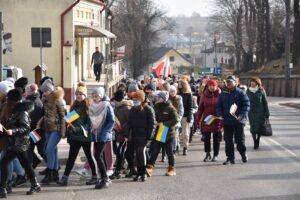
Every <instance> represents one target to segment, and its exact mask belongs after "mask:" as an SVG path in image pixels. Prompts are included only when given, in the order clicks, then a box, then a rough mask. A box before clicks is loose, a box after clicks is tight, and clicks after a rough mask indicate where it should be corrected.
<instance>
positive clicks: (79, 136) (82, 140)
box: [57, 83, 97, 186]
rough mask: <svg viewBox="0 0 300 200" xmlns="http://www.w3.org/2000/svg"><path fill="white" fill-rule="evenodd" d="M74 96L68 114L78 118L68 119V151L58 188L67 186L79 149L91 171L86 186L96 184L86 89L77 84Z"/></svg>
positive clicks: (82, 85)
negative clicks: (81, 149) (90, 176)
mask: <svg viewBox="0 0 300 200" xmlns="http://www.w3.org/2000/svg"><path fill="white" fill-rule="evenodd" d="M75 95H76V97H75V101H74V102H73V104H72V105H71V108H70V113H72V112H74V113H76V114H77V115H78V118H74V117H73V119H75V120H74V121H72V116H71V117H69V118H68V123H69V126H68V128H67V139H68V143H69V144H70V150H69V156H68V160H67V164H66V168H65V171H64V175H63V176H62V177H61V179H60V180H59V181H58V182H57V184H58V185H60V186H66V185H68V179H69V175H70V173H71V171H72V169H73V166H74V163H75V160H76V158H77V156H78V153H79V150H80V148H81V147H82V148H83V151H84V154H85V156H86V158H87V160H88V162H89V166H90V167H91V170H92V178H91V179H90V180H89V181H87V182H86V184H87V185H95V184H96V183H97V173H96V167H95V163H94V162H93V158H92V152H91V142H92V136H91V131H88V130H87V128H88V122H89V100H88V99H87V88H86V86H85V84H84V83H79V84H78V87H77V89H76V91H75ZM76 114H75V115H76ZM73 116H74V115H73Z"/></svg>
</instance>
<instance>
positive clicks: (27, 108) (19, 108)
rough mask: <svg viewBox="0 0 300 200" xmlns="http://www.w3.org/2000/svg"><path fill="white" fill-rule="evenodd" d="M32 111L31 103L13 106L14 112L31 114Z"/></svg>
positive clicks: (20, 103)
mask: <svg viewBox="0 0 300 200" xmlns="http://www.w3.org/2000/svg"><path fill="white" fill-rule="evenodd" d="M33 109H34V104H33V102H31V101H21V102H19V103H17V104H16V105H15V108H14V111H15V112H23V111H26V112H28V113H31V112H32V111H33Z"/></svg>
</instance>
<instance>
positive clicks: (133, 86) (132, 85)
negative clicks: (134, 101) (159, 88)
mask: <svg viewBox="0 0 300 200" xmlns="http://www.w3.org/2000/svg"><path fill="white" fill-rule="evenodd" d="M138 90H139V88H138V86H137V84H136V82H131V83H130V84H129V85H128V93H131V92H136V91H138Z"/></svg>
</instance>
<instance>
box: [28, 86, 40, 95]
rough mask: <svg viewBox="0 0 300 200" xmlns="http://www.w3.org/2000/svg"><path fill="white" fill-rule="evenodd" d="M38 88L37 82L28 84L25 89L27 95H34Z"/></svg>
mask: <svg viewBox="0 0 300 200" xmlns="http://www.w3.org/2000/svg"><path fill="white" fill-rule="evenodd" d="M38 89H39V88H38V86H37V84H35V83H32V84H30V85H27V86H26V89H25V92H26V95H27V96H29V95H33V94H35V93H37V91H38Z"/></svg>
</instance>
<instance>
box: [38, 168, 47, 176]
mask: <svg viewBox="0 0 300 200" xmlns="http://www.w3.org/2000/svg"><path fill="white" fill-rule="evenodd" d="M48 171H49V169H48V168H46V169H44V170H43V171H40V172H39V174H40V175H46V174H47V173H48Z"/></svg>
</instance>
